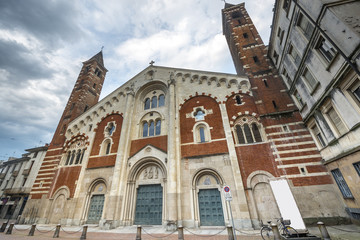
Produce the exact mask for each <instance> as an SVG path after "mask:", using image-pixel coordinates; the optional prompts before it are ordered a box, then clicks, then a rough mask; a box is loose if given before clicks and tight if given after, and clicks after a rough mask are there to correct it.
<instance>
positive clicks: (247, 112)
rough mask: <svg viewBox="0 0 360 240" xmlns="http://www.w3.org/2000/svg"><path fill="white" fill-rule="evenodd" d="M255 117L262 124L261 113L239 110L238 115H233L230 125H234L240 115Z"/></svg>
mask: <svg viewBox="0 0 360 240" xmlns="http://www.w3.org/2000/svg"><path fill="white" fill-rule="evenodd" d="M248 116H249V117H253V118H255V119H256V120H257V122H258V123H259V124H260V123H261V120H260V116H259V114H257V113H255V112H249V111H245V112H238V113H237V114H236V115H233V116H232V117H231V118H230V119H231V121H230V127H233V126H234V124H235V123H236V120H237V119H238V118H240V117H248Z"/></svg>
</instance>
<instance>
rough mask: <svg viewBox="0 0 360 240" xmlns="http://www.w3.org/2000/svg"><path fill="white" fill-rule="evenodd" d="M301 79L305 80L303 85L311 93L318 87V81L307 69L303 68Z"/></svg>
mask: <svg viewBox="0 0 360 240" xmlns="http://www.w3.org/2000/svg"><path fill="white" fill-rule="evenodd" d="M302 77H303V79H304V80H305V83H306V85H307V86H308V87H309V89H310V91H311V92H313V91H314V90H315V88H316V87H317V85H318V81H317V80H316V79H315V78H314V76H313V75H312V74H311V73H310V71H309V69H308V68H305V70H304V73H303V75H302Z"/></svg>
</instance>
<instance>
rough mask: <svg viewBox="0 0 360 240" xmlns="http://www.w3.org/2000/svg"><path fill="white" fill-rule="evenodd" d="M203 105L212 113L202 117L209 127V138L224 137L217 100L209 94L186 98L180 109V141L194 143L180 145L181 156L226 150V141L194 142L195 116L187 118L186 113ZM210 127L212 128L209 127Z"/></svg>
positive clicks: (218, 152) (217, 152)
mask: <svg viewBox="0 0 360 240" xmlns="http://www.w3.org/2000/svg"><path fill="white" fill-rule="evenodd" d="M200 106H203V107H204V108H205V110H210V109H212V114H207V115H206V116H205V118H204V122H206V123H207V124H208V125H209V127H210V136H211V137H210V138H211V140H212V141H213V140H216V139H224V138H225V132H224V127H223V123H222V118H221V112H220V108H219V104H218V102H217V101H216V100H215V99H213V98H212V97H209V96H202V95H201V96H195V97H191V98H190V99H189V100H187V101H186V102H185V103H184V104H183V105H182V107H181V109H180V126H181V128H180V138H181V143H182V144H184V143H194V144H189V145H183V146H182V147H181V155H182V157H191V156H199V155H209V154H220V153H226V152H228V148H227V143H226V141H225V140H224V141H216V142H208V143H195V142H194V135H193V128H194V125H195V123H196V121H195V118H192V117H191V118H187V117H186V114H189V113H191V114H193V112H194V108H196V107H200ZM211 128H212V129H211Z"/></svg>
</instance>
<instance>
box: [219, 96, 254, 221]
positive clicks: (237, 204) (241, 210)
mask: <svg viewBox="0 0 360 240" xmlns="http://www.w3.org/2000/svg"><path fill="white" fill-rule="evenodd" d="M220 111H221V118H222V120H223V126H224V131H225V137H226V142H227V146H228V149H229V159H230V163H231V169H232V175H233V179H234V183H235V186H231V187H232V190H231V193H232V195H233V199H234V200H233V206H234V211H233V217H234V222H235V227H240V228H252V224H251V220H250V212H249V207H248V204H247V200H246V194H245V189H244V185H243V181H242V177H241V173H240V167H239V163H238V159H237V155H236V151H235V144H234V140H233V137H232V134H231V127H230V123H229V117H228V114H227V111H226V105H225V104H224V103H222V104H220Z"/></svg>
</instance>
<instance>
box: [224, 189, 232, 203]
mask: <svg viewBox="0 0 360 240" xmlns="http://www.w3.org/2000/svg"><path fill="white" fill-rule="evenodd" d="M224 197H225V200H226V201H231V200H232V196H231V192H230V187H229V186H225V187H224Z"/></svg>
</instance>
